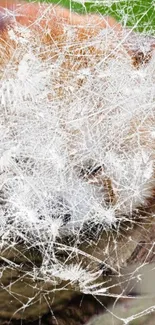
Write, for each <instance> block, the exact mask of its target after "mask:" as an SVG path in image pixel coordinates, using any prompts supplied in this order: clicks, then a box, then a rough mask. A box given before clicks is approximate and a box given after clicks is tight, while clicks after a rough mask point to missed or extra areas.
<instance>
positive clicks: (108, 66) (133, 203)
mask: <svg viewBox="0 0 155 325" xmlns="http://www.w3.org/2000/svg"><path fill="white" fill-rule="evenodd" d="M0 30H1V41H0V53H1V62H0V69H1V71H0V73H1V92H0V101H1V106H0V107H1V116H2V119H1V127H2V130H3V131H2V136H1V141H2V143H1V148H2V157H3V158H2V161H1V171H2V174H3V177H4V181H3V185H2V190H3V192H4V193H5V196H6V197H7V201H8V202H9V205H8V207H7V209H8V211H16V213H17V214H18V215H20V214H21V215H22V216H23V217H22V218H24V216H25V217H26V215H27V214H28V215H29V216H30V215H31V214H32V215H33V217H34V218H36V220H40V218H41V220H44V216H46V218H45V219H46V220H47V219H48V220H51V219H52V220H54V222H56V224H57V228H58V229H59V227H60V228H63V229H65V230H64V231H66V223H67V228H68V229H69V231H75V229H77V228H78V227H81V225H84V224H85V223H87V222H89V221H91V222H93V223H99V224H104V225H105V227H109V226H111V225H114V224H116V223H117V220H119V219H120V218H121V215H125V216H129V217H132V214H133V213H134V211H136V209H138V208H139V207H140V208H142V207H145V206H148V204H149V202H151V201H150V200H151V199H152V197H153V190H154V149H155V148H154V141H153V137H154V115H153V110H154V106H153V89H152V88H151V85H152V84H153V80H154V74H153V63H152V60H153V54H152V52H151V51H152V49H153V46H154V39H147V38H146V39H144V40H143V41H142V38H141V36H140V35H137V36H136V35H135V34H133V33H131V32H130V30H123V29H122V27H121V25H120V24H119V23H117V22H116V21H115V20H114V19H113V18H111V17H99V16H97V15H86V16H80V15H77V14H71V13H70V12H69V11H68V10H67V9H62V8H61V7H59V6H52V5H40V4H27V3H25V2H16V1H8V2H6V1H4V2H3V3H1V13H0ZM137 40H139V47H140V42H143V44H144V43H146V45H145V44H144V47H145V48H146V49H147V51H146V53H144V57H145V56H147V54H148V55H150V61H149V63H146V62H144V61H145V60H143V62H144V64H142V65H141V66H140V67H139V69H136V68H135V66H134V65H133V62H132V59H131V56H132V55H133V53H134V52H135V53H138V52H136V51H137V50H136V49H135V47H136V46H137V45H136V43H137ZM144 52H145V51H144ZM151 56H152V59H151ZM148 74H149V78H150V79H149V80H148V78H147V76H148ZM150 89H151V93H150ZM6 157H7V159H6ZM4 158H5V159H4ZM4 160H5V161H6V162H4ZM27 178H29V179H31V180H30V183H29V182H27ZM30 184H31V185H32V186H31V185H30ZM35 189H37V190H35ZM10 202H16V207H15V206H14V205H10V204H12V203H10ZM20 202H22V205H21V204H20ZM11 209H12V210H11ZM9 213H10V212H9ZM12 213H13V212H12ZM66 216H67V218H66ZM30 219H31V217H30ZM32 219H33V218H32ZM57 220H59V222H58V221H57ZM64 220H65V221H64Z"/></svg>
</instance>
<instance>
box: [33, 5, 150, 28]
mask: <svg viewBox="0 0 155 325" xmlns="http://www.w3.org/2000/svg"><path fill="white" fill-rule="evenodd" d="M29 1H31V0H29ZM43 1H44V0H43ZM43 1H42V0H41V1H40V2H43ZM46 2H50V3H59V4H61V5H63V6H65V7H68V8H70V9H71V10H74V11H77V12H79V13H86V12H87V13H88V12H99V13H101V14H104V15H111V16H113V17H115V18H116V19H117V20H119V21H120V22H121V23H122V24H123V26H130V27H131V26H134V28H135V30H139V31H141V32H147V33H149V34H155V0H123V1H122V0H91V1H87V0H60V1H58V0H47V1H46Z"/></svg>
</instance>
